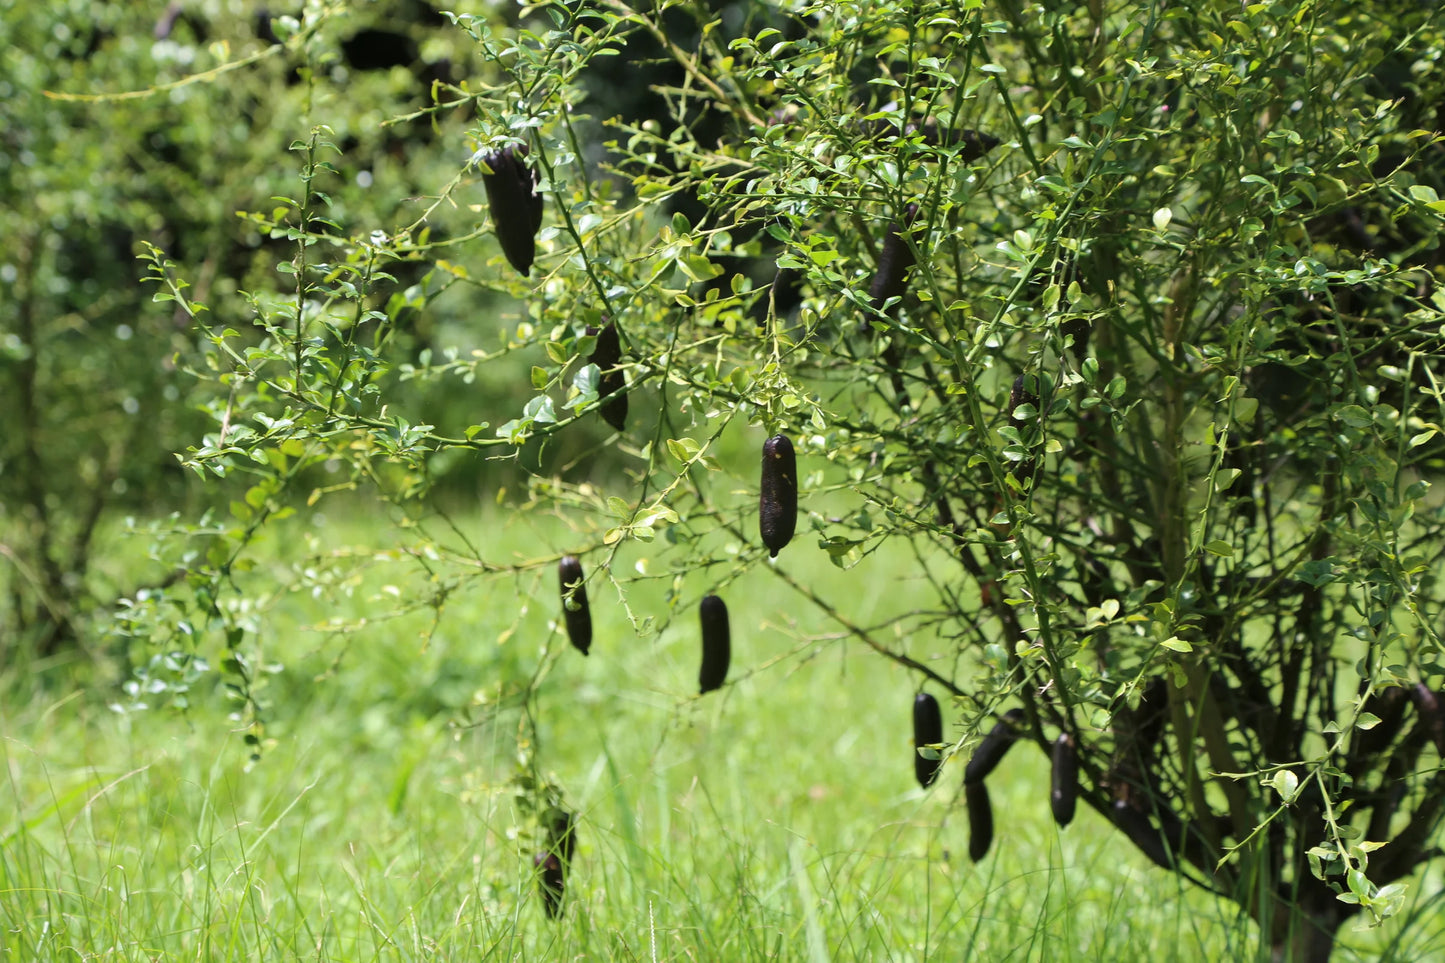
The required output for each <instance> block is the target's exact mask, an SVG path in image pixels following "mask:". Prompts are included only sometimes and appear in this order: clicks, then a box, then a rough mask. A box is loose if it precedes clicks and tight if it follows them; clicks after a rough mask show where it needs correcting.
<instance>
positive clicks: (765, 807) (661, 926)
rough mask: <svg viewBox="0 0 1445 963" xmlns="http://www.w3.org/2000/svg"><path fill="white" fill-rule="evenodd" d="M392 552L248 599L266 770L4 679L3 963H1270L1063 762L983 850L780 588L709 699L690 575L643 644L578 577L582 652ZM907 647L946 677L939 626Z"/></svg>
mask: <svg viewBox="0 0 1445 963" xmlns="http://www.w3.org/2000/svg"><path fill="white" fill-rule="evenodd" d="M308 524H309V527H307V526H298V532H297V536H298V537H297V538H296V539H295V540H294V541H291V540H288V542H287V543H286V544H284V545H278V546H276V548H275V563H276V566H277V570H278V571H284V570H285V569H286V566H295V565H302V564H310V565H315V564H316V558H315V557H314V556H313V557H310V558H308V557H307V553H308V551H309V550H311V549H315V548H317V547H318V546H324V547H325V549H326V553H327V554H328V555H329V556H330V557H332V558H333V559H341V558H350V556H348V554H347V553H346V552H345V551H344V549H342V546H344V545H345V544H348V543H350V542H351V541H352V540H355V541H356V542H357V543H358V544H375V538H376V532H375V531H373V530H363V529H362V528H358V527H356V526H364V525H366V524H367V523H365V522H360V521H348V522H345V523H338V522H326V523H308ZM465 524H466V526H468V527H469V528H471V529H472V530H474V533H475V534H477V535H482V534H484V535H485V537H486V538H487V539H488V543H487V546H488V547H487V553H488V558H489V559H496V560H499V561H505V560H507V559H513V558H515V559H525V558H533V557H538V556H541V555H545V554H546V553H547V552H550V551H556V550H560V549H562V548H565V547H566V544H565V541H566V538H567V536H566V534H565V532H564V530H563V529H561V528H560V527H558V526H553V525H552V524H551V523H549V522H547V521H545V520H541V521H539V520H531V519H526V518H521V517H517V516H513V517H512V520H511V521H510V522H504V521H503V520H502V519H501V518H500V517H497V516H483V517H477V518H473V519H469V520H467V522H466V523H465ZM318 525H319V527H318ZM308 531H309V534H310V536H311V537H312V538H313V542H312V543H311V544H310V546H309V547H308V542H307V538H306V537H303V536H305V535H306V534H307V532H308ZM815 559H816V560H815ZM404 560H405V555H404V554H403V553H400V552H398V553H392V554H388V553H387V552H381V553H371V554H368V555H367V556H365V557H359V556H358V557H356V558H354V559H352V561H354V562H356V563H357V564H355V565H354V566H352V567H351V568H350V569H347V571H350V572H351V574H350V575H349V576H346V577H341V576H340V575H338V578H337V579H336V580H335V582H334V584H333V588H332V589H331V590H328V591H325V592H320V593H312V592H309V591H308V592H301V591H294V592H286V591H281V592H276V593H273V594H272V595H271V596H269V597H268V599H267V600H266V602H265V604H264V605H262V606H261V609H260V612H259V614H258V619H259V623H258V624H259V625H260V626H261V632H262V633H264V636H265V639H266V644H265V647H266V651H267V653H268V655H269V656H270V657H273V658H274V659H275V661H276V662H277V663H278V664H279V665H281V666H283V668H281V669H279V670H278V671H276V672H275V674H274V675H272V676H271V677H270V678H269V680H268V686H267V688H266V689H265V703H266V720H267V726H268V728H267V735H268V739H269V742H268V745H267V747H266V751H265V753H264V756H263V758H262V761H261V762H260V763H259V764H258V765H255V766H249V765H248V762H247V751H246V749H245V747H244V746H243V745H242V743H241V736H240V734H239V732H238V731H237V727H236V724H235V722H234V721H233V720H231V719H229V718H228V716H227V709H228V703H227V702H226V701H225V700H224V698H223V696H222V694H221V693H220V692H219V691H215V692H212V691H198V692H195V693H192V699H191V701H192V706H191V708H190V710H189V711H188V712H186V713H184V714H182V713H177V712H174V711H171V710H161V709H155V710H151V711H146V712H120V711H115V710H114V709H112V708H110V706H109V704H110V703H111V702H120V703H124V702H125V700H124V699H123V698H120V699H117V698H116V694H115V693H114V692H109V691H107V692H80V691H77V692H71V693H66V692H65V691H64V690H65V679H64V678H55V677H50V678H47V677H46V675H45V673H43V672H41V673H39V674H38V675H37V674H36V673H33V672H24V671H20V670H18V669H12V671H11V672H10V673H9V674H8V675H7V676H6V677H5V678H4V680H3V691H4V693H5V697H4V703H3V706H0V731H3V741H0V746H3V750H0V751H3V761H4V765H5V775H4V779H5V782H6V783H7V784H8V786H9V787H10V790H11V792H10V793H9V796H10V799H9V800H8V801H6V802H3V803H0V918H3V922H4V925H3V929H0V959H4V960H6V961H9V960H16V961H21V960H24V961H30V960H77V959H81V960H91V959H96V960H101V959H104V960H137V961H139V960H155V959H166V960H171V959H176V960H180V959H194V960H207V961H210V960H318V961H322V960H325V961H330V960H336V961H342V960H346V961H353V960H388V961H390V960H468V961H471V960H554V959H619V960H763V959H783V960H808V961H822V960H900V961H901V960H927V959H940V960H957V959H963V958H968V959H979V960H1020V961H1023V960H1040V961H1042V960H1049V961H1054V960H1065V961H1068V960H1099V961H1105V960H1109V961H1112V960H1131V959H1139V960H1179V961H1186V960H1205V959H1209V960H1218V959H1252V958H1256V957H1257V956H1258V955H1259V953H1260V949H1259V946H1258V940H1257V937H1256V934H1255V932H1254V929H1253V926H1252V925H1251V924H1249V923H1248V922H1247V921H1244V920H1242V919H1240V918H1238V917H1237V916H1236V915H1235V914H1234V913H1233V912H1232V910H1231V909H1230V908H1229V907H1227V906H1226V905H1225V904H1224V903H1221V902H1218V901H1215V900H1212V899H1210V898H1208V897H1207V896H1205V895H1204V894H1201V893H1198V892H1193V891H1190V890H1188V889H1185V888H1184V887H1183V884H1182V883H1181V882H1180V881H1178V880H1177V879H1176V878H1175V877H1174V876H1172V875H1170V874H1167V873H1164V872H1161V871H1159V870H1156V869H1153V868H1151V867H1150V865H1149V864H1148V863H1147V862H1146V861H1144V860H1143V859H1142V858H1140V857H1138V856H1137V855H1136V854H1135V853H1134V852H1133V850H1132V849H1131V848H1129V847H1128V846H1127V844H1125V843H1124V842H1123V841H1122V840H1121V839H1120V838H1119V837H1118V836H1117V835H1116V834H1114V833H1113V832H1111V831H1110V830H1109V828H1108V826H1107V824H1106V823H1105V822H1104V821H1103V820H1102V819H1101V818H1100V817H1099V816H1098V815H1097V814H1095V813H1093V812H1090V811H1081V812H1080V814H1079V817H1078V818H1077V819H1076V820H1075V822H1074V824H1073V825H1072V826H1070V827H1069V828H1068V829H1067V830H1065V831H1062V832H1061V831H1059V830H1058V829H1057V828H1056V827H1055V826H1054V825H1053V823H1052V822H1051V820H1050V818H1049V811H1048V806H1047V797H1046V786H1047V771H1046V763H1045V760H1044V759H1043V758H1042V756H1041V755H1039V754H1038V753H1037V752H1036V751H1034V750H1032V749H1031V748H1028V747H1020V748H1019V749H1017V750H1015V752H1014V754H1013V755H1012V756H1010V758H1009V759H1007V760H1006V762H1005V765H1004V766H1003V767H1001V768H1000V770H999V772H998V773H997V774H996V775H995V776H994V777H992V779H991V782H990V785H991V789H992V792H993V799H994V805H995V810H996V824H997V828H998V832H997V838H996V840H995V843H994V846H993V849H992V850H991V852H990V853H989V855H988V856H987V857H986V858H985V859H984V860H983V861H982V862H981V863H979V864H976V865H975V864H973V863H971V862H970V861H969V860H968V858H967V855H966V851H967V835H968V829H967V825H966V821H965V820H964V818H963V810H962V805H961V799H960V794H959V783H960V780H961V772H962V766H961V762H962V760H954V761H952V762H951V763H950V764H949V765H948V766H946V767H945V768H944V770H943V774H942V775H941V776H940V778H939V781H938V783H937V784H936V785H935V786H934V788H933V789H931V790H930V791H928V792H927V793H925V792H923V791H921V790H919V789H918V788H917V785H916V783H914V781H913V777H912V748H911V736H910V732H909V710H910V704H911V698H912V694H913V692H914V690H915V687H916V684H917V680H916V679H915V678H913V677H911V676H910V675H909V674H908V673H907V672H906V671H904V670H902V669H900V668H899V667H897V666H895V665H893V664H891V663H889V662H886V661H884V660H882V659H880V658H879V657H877V656H876V655H874V654H872V653H869V652H867V651H864V650H862V649H860V648H858V647H857V645H856V643H852V642H849V641H846V640H845V639H842V638H840V637H837V635H836V632H837V626H834V625H829V624H827V623H826V622H824V621H823V620H822V619H821V618H820V616H819V615H818V614H817V613H816V612H815V611H810V610H808V609H806V608H804V607H801V606H800V605H799V603H798V601H797V599H796V596H794V595H793V594H792V592H791V590H789V589H788V588H787V587H786V585H785V584H784V583H783V582H782V581H781V580H779V579H777V578H775V577H773V576H772V575H771V574H770V573H769V572H767V571H757V572H749V573H747V574H745V575H743V576H742V577H741V578H740V579H739V580H738V581H735V582H733V583H732V584H731V585H730V586H729V588H728V592H729V598H730V608H731V609H732V618H733V624H734V635H735V654H734V663H733V672H732V675H731V677H730V684H729V685H728V686H727V687H725V688H724V689H723V690H722V691H720V692H718V693H713V694H711V695H709V696H707V697H704V698H700V699H699V698H697V697H696V696H695V695H694V693H695V692H696V681H695V680H696V668H697V655H698V653H697V641H696V626H695V617H694V616H693V615H692V612H691V609H690V608H689V607H688V606H689V603H690V602H695V600H696V597H697V596H698V595H699V594H701V592H702V591H703V590H704V589H705V588H706V586H704V585H702V584H701V583H698V584H696V585H692V584H689V585H687V586H685V591H683V592H681V593H679V594H677V595H676V596H675V598H676V600H677V601H676V608H675V610H669V604H670V603H669V599H668V594H667V593H668V589H669V588H672V587H673V586H672V585H671V582H670V580H669V579H658V580H657V581H656V583H655V584H654V583H651V582H641V583H638V585H637V586H636V592H635V594H634V595H633V598H632V604H633V609H634V612H642V611H646V612H649V613H652V614H658V615H660V616H662V617H663V618H662V626H663V627H662V629H661V631H660V632H659V633H658V634H656V635H655V636H653V637H646V638H643V637H639V636H638V635H637V634H636V633H634V632H633V630H632V627H631V625H630V624H629V623H628V621H627V619H626V617H625V615H624V613H623V612H622V611H621V610H620V609H619V608H618V606H617V605H616V604H615V600H614V598H613V597H612V595H610V594H609V593H608V592H607V591H606V590H605V589H604V588H599V590H597V591H594V592H593V594H592V597H593V608H594V618H595V620H596V625H597V630H596V642H595V643H594V649H593V654H592V655H591V656H590V657H589V658H586V659H583V658H581V657H580V656H578V654H577V653H575V652H573V651H571V650H569V649H567V647H566V642H565V639H564V638H563V637H562V636H561V635H560V634H559V633H558V632H557V631H556V630H555V628H554V627H553V626H552V624H551V623H552V620H554V619H555V618H556V612H555V603H554V600H555V593H556V585H555V577H554V576H553V574H552V573H551V571H550V569H547V570H541V571H538V572H536V573H525V574H520V575H512V576H506V577H501V578H496V579H492V580H487V581H479V582H474V583H472V582H469V583H466V584H465V585H463V586H459V587H457V588H455V589H454V590H453V591H451V592H450V593H449V594H448V595H447V596H446V598H445V601H444V604H443V605H442V606H441V608H440V614H438V610H437V609H436V608H435V607H433V606H430V605H421V606H415V607H409V606H408V601H409V600H414V599H415V598H419V597H423V596H425V594H426V592H427V588H426V586H425V585H424V584H419V583H417V582H416V581H415V579H414V578H413V576H412V575H410V574H409V573H410V572H411V571H412V569H411V568H410V567H409V566H407V565H404V564H401V563H403V562H404ZM635 561H636V559H635V558H632V557H630V556H629V557H627V558H626V559H625V562H626V564H627V565H629V566H632V568H631V570H632V571H635ZM781 561H782V564H784V565H786V566H787V567H788V569H789V571H791V572H792V573H793V574H794V575H795V576H797V577H800V578H804V579H806V580H807V581H808V582H809V584H811V585H812V586H814V587H815V589H816V590H817V591H818V592H819V593H820V594H822V595H824V597H828V598H833V599H839V600H841V599H846V600H848V602H849V605H850V611H851V612H852V614H853V615H854V617H856V618H858V619H860V620H862V621H864V622H868V623H877V622H881V621H883V620H884V619H886V618H887V616H888V614H889V611H890V607H897V606H900V605H906V604H907V595H908V592H907V583H906V582H899V581H896V580H894V579H893V578H892V577H891V576H890V575H889V574H888V573H890V572H892V571H902V570H905V569H906V566H902V565H896V564H894V563H895V562H898V561H899V560H898V559H890V558H889V556H888V555H887V553H886V551H885V552H884V553H882V554H880V555H879V556H875V557H874V558H870V559H869V560H867V561H865V562H864V563H863V565H861V566H859V567H858V568H856V569H854V570H852V571H850V572H846V573H844V572H840V571H837V570H835V569H833V568H832V567H831V566H829V565H827V563H826V562H825V561H823V560H822V554H821V553H817V552H814V551H811V546H809V545H807V544H806V540H801V541H800V543H799V544H798V545H795V546H793V547H791V548H790V550H789V551H788V552H787V553H786V554H785V555H784V556H783V558H782V560H781ZM337 571H338V573H340V572H342V571H343V569H342V568H341V567H338V570H337ZM860 587H861V588H862V590H861V591H860ZM689 593H690V594H689ZM399 610H404V611H401V613H400V614H395V617H388V613H393V614H394V613H397V612H398V611H399ZM898 644H899V645H900V646H906V647H907V648H908V650H909V651H910V652H911V653H912V654H913V655H914V657H916V658H922V659H928V658H932V657H933V656H934V654H933V653H932V652H931V651H930V645H931V643H930V641H929V640H926V639H912V640H898ZM939 648H940V649H942V648H944V647H943V646H939ZM940 657H941V656H940ZM539 670H540V671H539ZM57 671H58V670H57ZM534 677H535V678H537V679H538V680H539V681H538V688H537V692H536V696H535V699H534V700H533V701H532V702H531V703H530V709H531V711H532V712H533V713H534V718H535V720H536V723H537V728H536V740H535V743H532V744H529V745H527V746H525V747H524V748H525V751H527V752H529V753H532V754H533V756H534V758H535V759H536V761H537V762H538V763H539V764H540V766H541V767H542V768H543V769H544V770H545V772H546V773H547V774H549V775H550V778H552V779H553V780H554V781H555V782H556V783H557V784H558V785H560V786H562V787H563V788H564V789H565V791H566V793H567V799H568V802H569V804H570V805H572V806H574V807H575V808H576V810H577V811H578V812H579V813H580V825H579V835H580V850H579V856H578V859H577V861H576V865H575V867H574V869H573V873H572V876H571V878H570V880H569V884H568V889H567V896H566V901H565V909H564V913H563V917H562V919H561V920H560V921H558V922H551V921H549V920H547V919H546V918H545V916H544V914H543V912H542V909H541V904H540V901H539V900H538V899H537V898H536V896H535V883H534V880H533V876H532V869H531V855H532V852H533V851H534V850H535V848H536V843H535V840H534V836H533V827H532V826H531V825H530V823H529V820H528V817H527V816H526V814H525V812H524V811H523V808H522V806H521V805H520V803H519V800H518V797H517V791H518V787H517V782H516V780H515V776H516V775H517V773H518V772H519V769H518V765H519V763H518V738H519V734H520V733H522V732H523V729H522V726H521V721H522V718H523V716H522V712H523V707H522V703H520V702H519V701H518V700H517V699H516V698H515V697H514V693H515V692H516V690H517V687H519V686H521V685H522V684H524V683H525V681H526V680H528V679H530V678H534ZM945 713H946V714H949V713H948V708H947V706H945ZM952 715H953V716H954V717H956V715H957V713H952ZM1439 888H1440V887H1439V879H1438V877H1433V876H1432V877H1431V878H1430V879H1428V880H1425V881H1418V880H1417V881H1416V885H1415V886H1414V887H1413V888H1412V892H1413V893H1414V894H1415V900H1416V902H1415V904H1414V910H1413V912H1414V913H1415V914H1417V915H1419V914H1425V915H1433V914H1434V911H1435V908H1436V907H1435V903H1434V900H1433V897H1432V896H1430V894H1433V893H1435V892H1437V891H1438V890H1439ZM1399 932H1400V931H1399V929H1398V927H1397V928H1395V929H1391V930H1388V931H1383V932H1382V931H1368V932H1354V931H1347V932H1346V933H1345V934H1344V941H1343V942H1344V945H1343V946H1342V947H1341V949H1340V950H1339V951H1338V954H1337V958H1338V959H1345V960H1348V959H1351V958H1358V959H1377V958H1387V959H1402V960H1403V959H1410V960H1417V959H1425V958H1429V957H1430V955H1431V954H1432V953H1438V952H1441V949H1442V946H1445V938H1442V935H1441V928H1440V927H1439V926H1438V925H1437V924H1433V923H1431V924H1429V925H1427V926H1424V927H1421V928H1419V929H1417V930H1414V931H1412V933H1413V935H1412V937H1411V939H1410V940H1409V941H1402V940H1400V939H1399V938H1398V937H1397V935H1396V934H1398V933H1399Z"/></svg>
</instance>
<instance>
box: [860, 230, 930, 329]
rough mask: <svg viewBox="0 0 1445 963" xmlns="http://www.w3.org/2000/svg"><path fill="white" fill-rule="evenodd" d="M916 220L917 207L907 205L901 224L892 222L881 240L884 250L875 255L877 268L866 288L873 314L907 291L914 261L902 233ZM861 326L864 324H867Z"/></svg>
mask: <svg viewBox="0 0 1445 963" xmlns="http://www.w3.org/2000/svg"><path fill="white" fill-rule="evenodd" d="M917 216H918V205H917V204H909V205H908V207H907V208H906V209H905V210H904V213H903V223H902V224H900V223H899V222H897V221H894V222H893V224H892V225H891V226H889V228H888V236H887V237H885V238H884V239H883V249H882V250H881V251H879V252H878V268H877V270H876V271H874V272H873V282H872V283H871V284H870V285H869V286H868V298H869V301H870V303H871V304H872V305H873V310H874V311H882V310H883V306H884V305H885V304H887V303H888V301H889V300H890V299H891V298H899V297H902V296H903V292H904V291H906V290H907V289H908V272H909V270H910V269H911V268H912V267H913V265H914V264H915V263H917V259H916V258H915V257H914V256H913V248H912V247H910V246H909V245H908V241H907V240H906V239H904V237H903V232H904V231H905V230H906V229H907V228H908V227H909V226H911V225H912V224H913V220H914V218H916V217H917ZM864 324H865V325H866V324H867V321H866V320H865V321H864Z"/></svg>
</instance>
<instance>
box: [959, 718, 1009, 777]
mask: <svg viewBox="0 0 1445 963" xmlns="http://www.w3.org/2000/svg"><path fill="white" fill-rule="evenodd" d="M1023 718H1024V710H1022V709H1010V710H1009V711H1007V712H1005V713H1004V714H1003V719H1002V720H1001V721H1000V722H999V723H998V724H997V725H995V726H994V727H993V728H992V729H990V730H989V732H988V735H986V736H984V737H983V742H980V743H979V744H978V748H977V749H975V750H974V751H973V758H972V759H970V760H969V761H968V766H967V767H965V768H964V770H963V781H964V784H965V785H967V784H968V783H974V782H983V781H984V780H985V779H986V778H988V774H989V773H991V772H993V771H994V769H995V768H996V767H997V766H998V764H999V763H1000V762H1001V761H1002V760H1003V757H1004V753H1006V752H1008V751H1009V749H1011V748H1012V747H1013V744H1014V742H1015V740H1017V739H1018V737H1019V735H1018V726H1019V723H1021V722H1023Z"/></svg>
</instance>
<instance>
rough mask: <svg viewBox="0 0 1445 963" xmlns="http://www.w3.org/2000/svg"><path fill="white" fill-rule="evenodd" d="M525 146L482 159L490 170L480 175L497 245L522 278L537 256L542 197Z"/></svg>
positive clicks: (513, 147)
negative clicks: (529, 164) (528, 161)
mask: <svg viewBox="0 0 1445 963" xmlns="http://www.w3.org/2000/svg"><path fill="white" fill-rule="evenodd" d="M526 156H527V145H525V144H512V145H509V146H507V147H504V148H502V149H501V150H499V151H493V152H492V153H490V154H488V155H486V157H484V158H482V160H483V162H484V163H485V164H486V165H487V167H488V168H490V169H491V173H490V174H483V175H482V186H483V187H485V188H486V189H487V206H488V207H489V208H490V209H491V211H492V226H493V228H494V229H495V230H496V232H497V242H498V243H499V244H501V246H502V253H503V254H505V255H506V256H507V260H508V261H509V262H510V263H511V265H512V267H514V268H516V269H517V270H518V271H519V272H520V273H521V274H522V276H523V277H527V276H529V275H530V274H531V272H532V260H533V258H535V257H536V254H537V232H538V231H539V230H541V228H542V195H541V194H540V193H538V191H537V174H536V172H535V171H533V170H532V169H531V168H530V167H528V166H527V162H526V160H525V158H526Z"/></svg>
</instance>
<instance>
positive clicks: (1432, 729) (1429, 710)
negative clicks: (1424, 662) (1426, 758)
mask: <svg viewBox="0 0 1445 963" xmlns="http://www.w3.org/2000/svg"><path fill="white" fill-rule="evenodd" d="M1410 701H1411V702H1413V703H1415V711H1416V712H1418V713H1419V714H1420V721H1421V722H1422V723H1423V724H1424V726H1425V731H1426V732H1428V733H1429V734H1430V741H1431V742H1433V743H1435V751H1436V752H1438V753H1440V755H1441V756H1445V712H1442V710H1441V707H1440V699H1439V698H1438V697H1437V696H1436V695H1435V693H1434V692H1433V691H1432V690H1431V689H1430V687H1429V686H1427V685H1425V683H1423V682H1417V683H1415V685H1414V687H1413V688H1411V689H1410Z"/></svg>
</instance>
